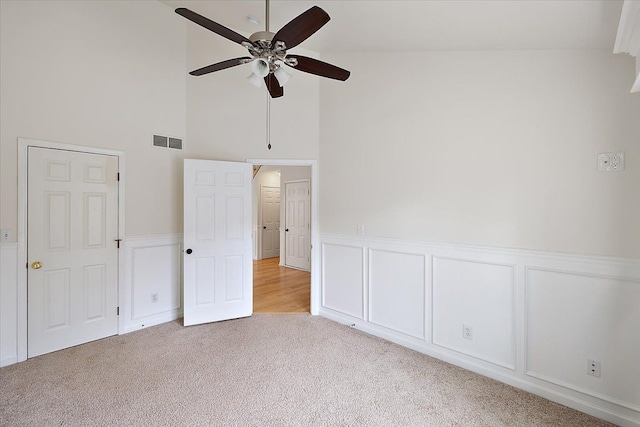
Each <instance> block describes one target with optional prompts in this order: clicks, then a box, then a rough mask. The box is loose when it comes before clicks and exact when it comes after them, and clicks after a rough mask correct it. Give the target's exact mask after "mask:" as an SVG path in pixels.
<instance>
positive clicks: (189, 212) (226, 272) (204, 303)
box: [183, 159, 253, 326]
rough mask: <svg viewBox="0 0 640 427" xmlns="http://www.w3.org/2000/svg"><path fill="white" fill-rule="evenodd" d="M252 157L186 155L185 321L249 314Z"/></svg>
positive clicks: (251, 306) (251, 275)
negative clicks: (241, 160) (216, 158)
mask: <svg viewBox="0 0 640 427" xmlns="http://www.w3.org/2000/svg"><path fill="white" fill-rule="evenodd" d="M251 173H252V168H251V165H250V164H248V163H235V162H220V161H213V160H191V159H185V160H184V249H185V251H184V264H183V271H184V325H185V326H189V325H197V324H200V323H207V322H215V321H219V320H227V319H235V318H239V317H247V316H251V313H252V312H253V270H252V241H251Z"/></svg>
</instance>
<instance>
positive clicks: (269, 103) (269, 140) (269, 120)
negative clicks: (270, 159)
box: [267, 93, 271, 150]
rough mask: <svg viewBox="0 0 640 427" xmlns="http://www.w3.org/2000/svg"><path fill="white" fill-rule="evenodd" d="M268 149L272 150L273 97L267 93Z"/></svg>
mask: <svg viewBox="0 0 640 427" xmlns="http://www.w3.org/2000/svg"><path fill="white" fill-rule="evenodd" d="M267 148H268V149H269V150H271V97H270V96H269V93H267Z"/></svg>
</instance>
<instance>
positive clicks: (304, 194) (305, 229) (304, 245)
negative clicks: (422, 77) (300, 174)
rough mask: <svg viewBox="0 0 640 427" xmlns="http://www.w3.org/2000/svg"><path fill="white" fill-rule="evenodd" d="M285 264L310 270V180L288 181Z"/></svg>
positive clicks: (286, 184) (286, 187)
mask: <svg viewBox="0 0 640 427" xmlns="http://www.w3.org/2000/svg"><path fill="white" fill-rule="evenodd" d="M284 186H285V192H286V193H285V194H286V204H287V210H286V211H285V230H284V231H285V236H286V243H285V245H286V246H285V263H284V264H285V266H287V267H294V268H299V269H301V270H307V271H309V269H310V266H311V262H310V254H311V229H310V220H309V181H298V182H286V183H285V184H284Z"/></svg>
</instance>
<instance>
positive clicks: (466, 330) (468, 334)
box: [462, 325, 473, 340]
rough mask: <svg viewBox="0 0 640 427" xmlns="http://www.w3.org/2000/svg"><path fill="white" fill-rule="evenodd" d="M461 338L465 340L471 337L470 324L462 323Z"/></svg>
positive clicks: (471, 329)
mask: <svg viewBox="0 0 640 427" xmlns="http://www.w3.org/2000/svg"><path fill="white" fill-rule="evenodd" d="M462 338H464V339H466V340H472V339H473V328H472V327H471V326H470V325H462Z"/></svg>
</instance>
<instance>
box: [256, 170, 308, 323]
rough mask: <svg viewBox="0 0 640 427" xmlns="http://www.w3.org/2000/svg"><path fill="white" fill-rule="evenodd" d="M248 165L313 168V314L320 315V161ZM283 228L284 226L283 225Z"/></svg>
mask: <svg viewBox="0 0 640 427" xmlns="http://www.w3.org/2000/svg"><path fill="white" fill-rule="evenodd" d="M247 163H251V164H253V165H267V166H310V167H311V185H310V190H311V304H310V305H311V314H312V315H314V316H317V315H319V314H320V226H319V224H318V214H319V212H320V210H319V209H318V200H319V191H318V190H319V185H318V184H319V180H318V161H317V160H302V159H295V160H294V159H247ZM281 226H282V225H281Z"/></svg>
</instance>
